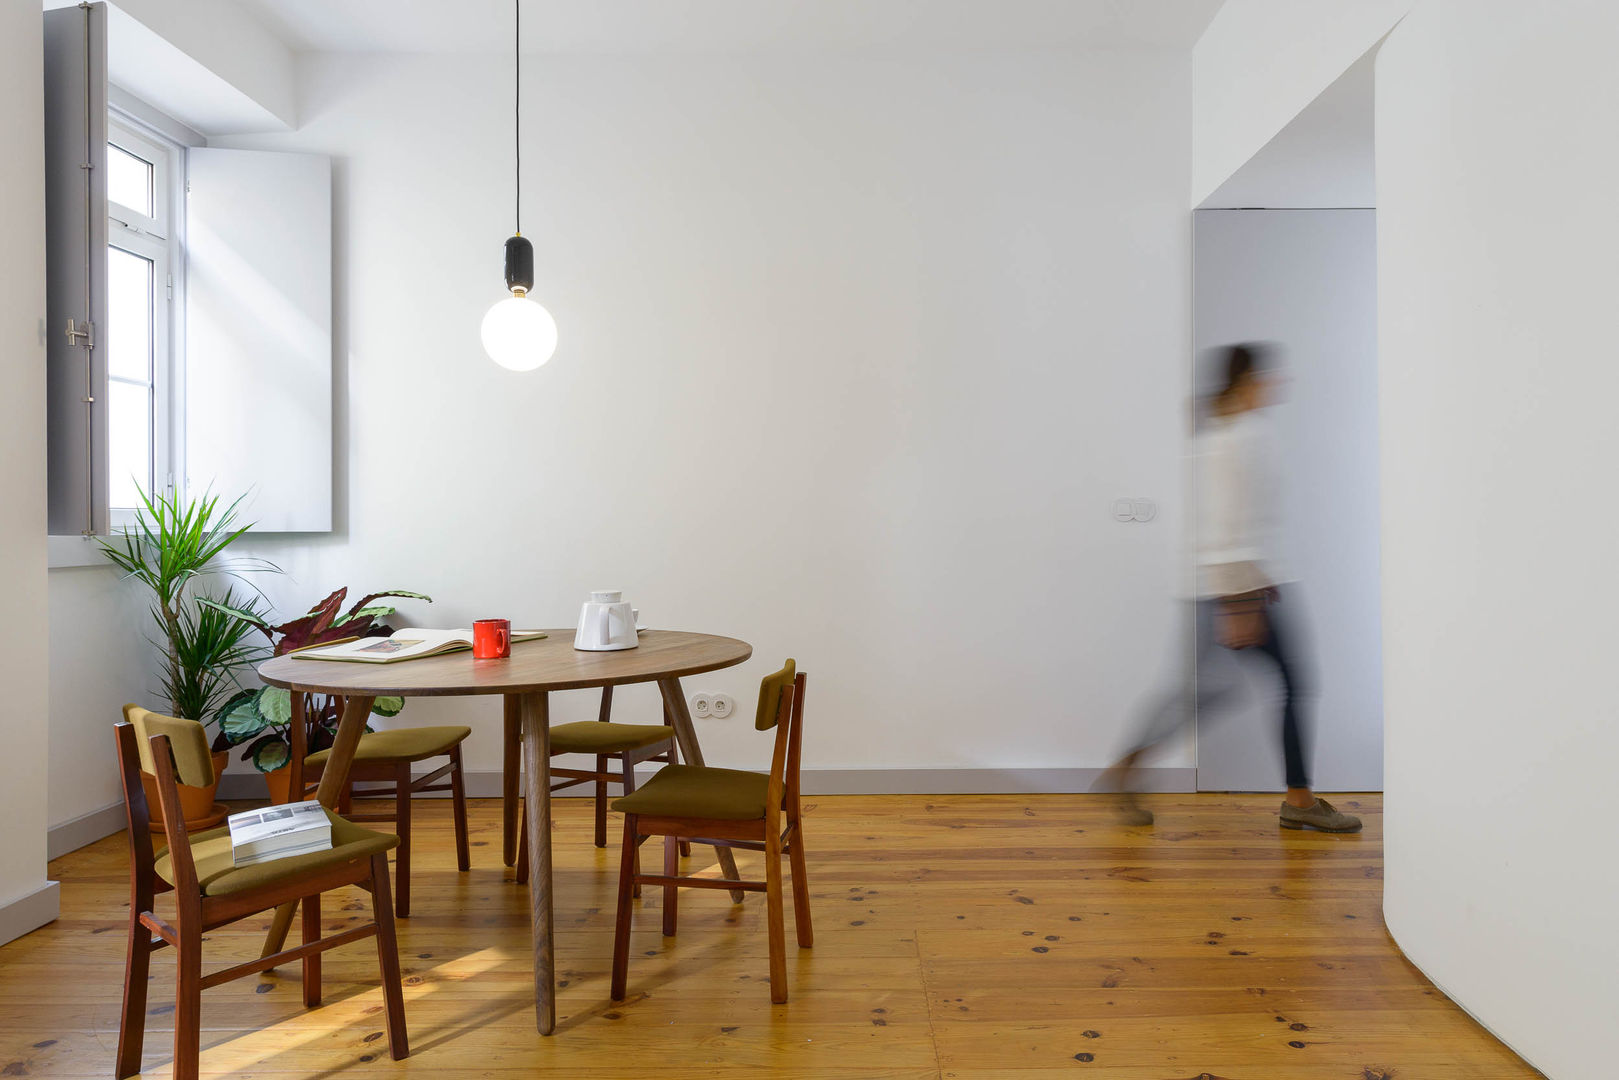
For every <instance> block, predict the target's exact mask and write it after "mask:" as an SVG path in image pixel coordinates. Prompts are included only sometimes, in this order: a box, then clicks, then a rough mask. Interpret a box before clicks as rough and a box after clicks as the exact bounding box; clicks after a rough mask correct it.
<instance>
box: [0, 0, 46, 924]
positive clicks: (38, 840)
mask: <svg viewBox="0 0 1619 1080" xmlns="http://www.w3.org/2000/svg"><path fill="white" fill-rule="evenodd" d="M42 40H43V30H42V23H41V16H40V8H39V5H38V4H35V3H30V2H29V0H4V2H0V146H4V147H5V148H6V149H5V153H3V154H0V192H3V193H4V195H5V202H6V205H7V207H9V208H10V210H11V213H10V214H9V215H8V216H9V219H10V220H9V222H8V224H7V227H6V252H5V258H3V259H0V365H3V372H0V380H3V382H4V386H5V392H4V393H0V457H3V458H4V460H5V468H4V469H0V505H3V506H4V507H5V513H4V514H0V593H3V594H4V596H5V617H4V618H3V619H0V686H4V687H5V695H6V700H5V707H4V708H3V709H0V739H3V740H4V742H5V745H6V746H7V748H8V751H9V755H10V757H11V765H10V767H9V768H7V770H6V776H5V780H4V782H3V783H0V821H4V822H5V828H3V829H0V943H3V942H5V941H7V940H9V939H10V938H12V937H15V936H16V935H17V934H19V933H24V932H26V931H28V930H31V929H33V928H34V926H37V925H39V924H40V923H42V922H46V921H48V920H49V919H52V918H55V916H56V898H55V895H54V887H53V886H50V887H48V886H47V883H46V881H45V821H46V798H47V785H46V770H45V769H43V768H40V767H37V765H38V764H39V762H40V758H41V757H42V756H43V755H44V754H45V751H46V745H45V744H46V731H47V727H46V702H47V688H46V646H45V633H46V621H47V617H48V612H47V604H46V584H45V581H46V570H45V144H44V138H45V135H44V110H45V103H44V96H43V94H44V91H43V85H44V72H43V69H42V67H41V64H42V56H43V48H42V45H41V42H42ZM30 762H32V763H34V765H35V766H36V767H32V768H30V767H29V766H28V763H30Z"/></svg>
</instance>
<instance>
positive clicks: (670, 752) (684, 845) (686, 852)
mask: <svg viewBox="0 0 1619 1080" xmlns="http://www.w3.org/2000/svg"><path fill="white" fill-rule="evenodd" d="M668 715H669V712H668V708H667V707H665V709H664V716H665V718H666V719H665V720H664V723H666V724H667V723H668V722H669V721H668V719H667V717H668ZM664 753H665V755H666V756H667V757H668V758H669V764H671V765H679V764H680V744H679V743H677V742H675V740H673V739H670V740H669V745H668V748H667V749H666V750H665V751H664ZM680 857H681V858H682V859H689V858H691V841H690V840H687V839H686V838H685V837H684V836H682V837H681V838H680Z"/></svg>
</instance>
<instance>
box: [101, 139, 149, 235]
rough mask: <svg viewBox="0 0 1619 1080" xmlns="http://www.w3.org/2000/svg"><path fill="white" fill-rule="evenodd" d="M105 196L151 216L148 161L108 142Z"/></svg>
mask: <svg viewBox="0 0 1619 1080" xmlns="http://www.w3.org/2000/svg"><path fill="white" fill-rule="evenodd" d="M107 198H108V199H109V200H111V201H112V202H115V203H118V204H119V205H120V206H127V207H129V208H130V209H131V210H138V211H140V212H141V213H143V214H145V215H146V216H147V217H152V216H153V214H152V163H151V162H149V161H143V160H142V159H140V158H138V157H136V156H135V155H134V154H131V153H130V152H129V151H128V150H125V149H123V148H121V147H117V146H114V145H113V144H112V143H108V144H107Z"/></svg>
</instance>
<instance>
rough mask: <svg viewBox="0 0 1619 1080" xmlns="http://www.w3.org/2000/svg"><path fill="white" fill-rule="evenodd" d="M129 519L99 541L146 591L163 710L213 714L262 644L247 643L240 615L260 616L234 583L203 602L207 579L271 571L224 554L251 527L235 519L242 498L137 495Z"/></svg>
mask: <svg viewBox="0 0 1619 1080" xmlns="http://www.w3.org/2000/svg"><path fill="white" fill-rule="evenodd" d="M140 498H141V506H140V507H139V508H138V509H137V510H136V513H135V521H134V524H132V525H131V526H129V527H128V528H127V529H125V530H123V531H122V532H120V533H117V534H115V535H114V536H112V537H110V538H108V539H103V540H101V541H100V544H101V549H102V552H103V554H105V555H106V557H107V559H108V560H109V561H111V562H112V563H113V565H115V566H117V567H118V568H119V569H120V570H122V571H123V572H124V574H125V575H126V576H127V577H128V578H130V579H132V580H135V581H138V582H140V583H141V584H142V585H144V586H145V587H146V588H147V590H148V591H149V592H150V593H151V613H152V620H153V623H154V624H155V626H156V630H157V632H156V634H155V635H154V637H153V639H152V640H153V643H154V644H155V645H156V646H157V647H158V648H159V649H160V650H161V651H162V654H163V664H162V666H161V671H160V675H159V685H160V688H161V691H162V694H163V696H164V698H166V699H167V701H168V711H169V712H170V713H171V714H172V715H174V716H178V717H183V718H185V719H189V720H200V721H203V722H204V723H206V722H208V721H209V720H210V719H213V718H214V717H215V716H216V715H217V713H218V711H219V710H220V708H221V707H222V706H223V705H224V704H225V703H226V702H227V701H230V700H232V699H234V697H235V696H236V694H237V693H238V692H239V690H240V689H241V686H240V682H239V677H240V674H241V672H242V670H243V669H244V668H246V667H248V666H249V665H251V664H252V663H253V662H255V661H256V660H257V659H258V658H259V657H260V656H261V655H262V653H263V649H262V648H260V647H259V646H257V645H254V644H253V643H251V642H250V641H249V640H248V635H249V632H250V630H251V629H252V627H251V625H249V624H248V623H247V622H246V621H244V616H245V617H246V618H259V617H261V615H260V613H259V611H258V608H257V602H256V600H255V598H254V597H253V596H251V595H238V594H237V592H236V589H235V587H234V586H231V587H229V588H226V589H225V590H224V593H223V595H222V596H218V597H217V599H214V600H210V603H217V604H219V605H222V606H224V607H227V608H230V609H232V614H228V615H227V614H226V613H224V612H222V611H220V610H218V609H217V608H215V607H211V606H209V603H204V602H203V601H204V600H205V599H206V598H205V596H204V593H203V590H204V588H205V587H206V583H207V581H208V580H209V579H210V578H213V577H217V576H236V575H239V574H241V573H244V572H249V571H254V570H271V571H273V570H275V569H276V568H275V567H274V566H273V565H272V564H270V563H266V562H263V561H262V560H240V561H236V562H227V561H226V560H225V559H224V558H223V555H224V552H225V551H226V549H228V548H229V547H230V546H231V545H232V544H234V543H235V542H236V541H237V540H239V539H240V538H241V537H242V536H243V534H245V533H246V532H247V530H248V528H249V527H250V526H248V525H245V524H240V523H239V518H238V511H239V508H240V506H241V499H237V500H236V501H235V502H232V503H229V504H226V505H221V503H220V500H219V498H218V497H217V496H214V495H212V494H205V495H203V496H202V497H200V498H196V499H189V500H187V499H183V498H182V497H181V496H180V495H179V494H178V493H177V492H167V493H156V494H148V493H146V492H141V493H140Z"/></svg>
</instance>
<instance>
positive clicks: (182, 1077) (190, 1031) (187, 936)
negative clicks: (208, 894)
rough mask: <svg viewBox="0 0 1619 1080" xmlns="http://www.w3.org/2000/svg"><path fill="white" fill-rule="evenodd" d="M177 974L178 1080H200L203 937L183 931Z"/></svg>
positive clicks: (176, 1077) (177, 954)
mask: <svg viewBox="0 0 1619 1080" xmlns="http://www.w3.org/2000/svg"><path fill="white" fill-rule="evenodd" d="M174 952H175V972H174V1080H197V1073H198V1071H199V1065H198V1061H197V1058H198V1056H199V1055H200V1054H201V1052H202V935H201V933H199V932H197V931H196V930H195V928H193V930H192V932H191V933H187V932H186V931H185V930H184V929H181V931H180V944H179V947H177V948H176V949H175V950H174Z"/></svg>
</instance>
